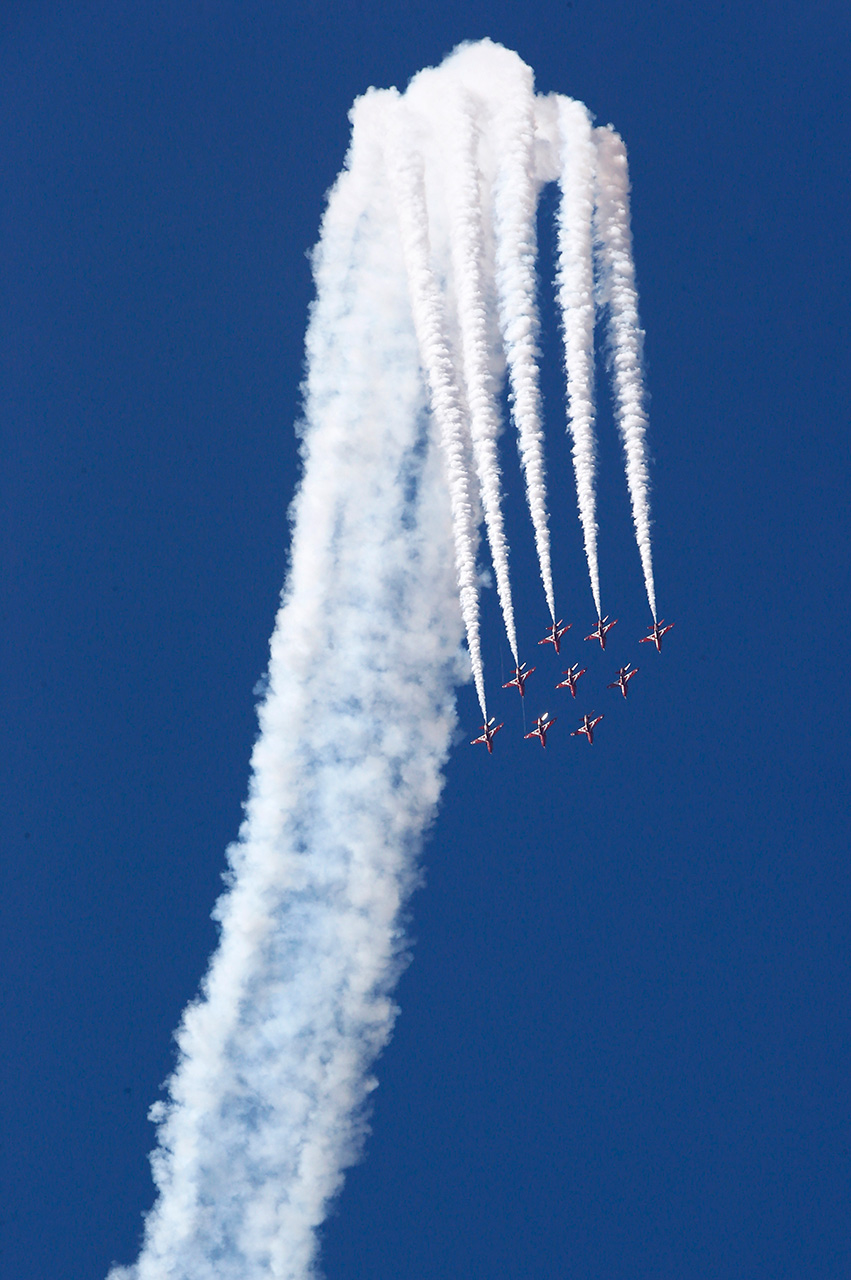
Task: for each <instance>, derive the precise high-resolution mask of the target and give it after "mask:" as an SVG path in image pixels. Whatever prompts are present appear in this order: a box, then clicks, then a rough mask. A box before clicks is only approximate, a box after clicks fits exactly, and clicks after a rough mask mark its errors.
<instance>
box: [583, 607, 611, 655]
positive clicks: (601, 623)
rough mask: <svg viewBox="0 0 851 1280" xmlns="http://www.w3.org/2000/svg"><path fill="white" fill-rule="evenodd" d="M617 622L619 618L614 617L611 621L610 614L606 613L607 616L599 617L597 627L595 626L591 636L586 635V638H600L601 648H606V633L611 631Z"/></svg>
mask: <svg viewBox="0 0 851 1280" xmlns="http://www.w3.org/2000/svg"><path fill="white" fill-rule="evenodd" d="M616 622H617V618H612V620H611V622H609V615H608V614H606V616H605V618H598V619H597V625H596V627H595V628H594V630H593V631H592V632H591V634H590V636H586V637H585V639H586V640H599V641H600V648H601V649H605V647H606V633H607V632H609V631H611V629H612V627H613V626H614V625H615V623H616Z"/></svg>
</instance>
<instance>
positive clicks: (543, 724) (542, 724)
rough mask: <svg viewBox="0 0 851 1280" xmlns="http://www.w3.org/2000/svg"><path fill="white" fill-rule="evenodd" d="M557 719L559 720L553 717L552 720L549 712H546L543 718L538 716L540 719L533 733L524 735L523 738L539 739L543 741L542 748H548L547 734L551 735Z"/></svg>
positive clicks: (536, 722)
mask: <svg viewBox="0 0 851 1280" xmlns="http://www.w3.org/2000/svg"><path fill="white" fill-rule="evenodd" d="M557 719H558V716H553V717H552V719H550V713H549V711H545V712H544V714H543V715H542V716H538V719H537V720H536V721H535V727H534V729H533V730H532V732H531V733H524V734H523V737H524V738H539V739H540V741H541V746H542V747H544V748H546V745H547V734H548V733H549V731H550V729H552V727H553V725H554V724H555V722H556V720H557Z"/></svg>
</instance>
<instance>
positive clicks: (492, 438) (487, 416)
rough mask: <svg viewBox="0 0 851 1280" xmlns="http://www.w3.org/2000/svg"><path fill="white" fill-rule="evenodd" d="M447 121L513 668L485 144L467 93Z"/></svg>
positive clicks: (481, 459) (469, 359) (467, 366)
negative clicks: (481, 158)
mask: <svg viewBox="0 0 851 1280" xmlns="http://www.w3.org/2000/svg"><path fill="white" fill-rule="evenodd" d="M453 105H454V107H455V109H454V110H453V111H451V113H450V114H449V116H448V119H447V120H446V130H445V135H444V146H445V148H446V150H447V152H449V155H450V157H451V160H452V163H451V164H450V165H449V166H448V168H449V182H448V186H449V203H450V218H451V234H450V243H451V253H452V264H453V268H454V276H455V289H456V294H457V309H458V310H457V315H458V324H459V328H460V333H461V351H462V358H463V369H464V383H465V388H466V398H467V406H468V409H469V414H470V434H471V437H472V443H473V457H474V459H475V463H476V472H477V474H478V477H479V485H480V490H481V498H482V508H483V511H484V518H485V528H486V530H487V535H488V544H489V546H490V550H491V559H492V561H493V567H494V574H495V576H496V588H497V595H498V596H499V602H500V606H501V609H502V616H503V620H504V622H505V631H506V635H507V636H508V643H509V645H510V647H511V652H512V654H513V656H514V663H515V666H516V665H518V664H519V662H520V658H519V656H518V652H517V630H516V626H515V621H514V606H513V604H512V600H511V583H510V580H509V574H508V541H507V539H506V536H505V526H504V523H503V518H502V499H501V476H500V467H499V453H498V450H497V437H498V435H499V431H500V425H501V424H500V415H499V410H498V407H497V403H496V398H495V387H494V378H493V370H492V358H491V351H490V344H489V328H490V326H489V317H488V298H487V290H486V285H485V270H486V251H485V234H484V225H483V210H482V190H481V189H482V182H483V179H482V174H481V173H480V171H479V166H478V161H477V153H478V145H479V140H480V134H479V129H478V127H477V125H476V119H475V107H474V103H473V99H472V98H471V96H470V95H469V94H467V93H466V92H461V93H459V94H458V95H457V97H456V98H455V99H454V102H453Z"/></svg>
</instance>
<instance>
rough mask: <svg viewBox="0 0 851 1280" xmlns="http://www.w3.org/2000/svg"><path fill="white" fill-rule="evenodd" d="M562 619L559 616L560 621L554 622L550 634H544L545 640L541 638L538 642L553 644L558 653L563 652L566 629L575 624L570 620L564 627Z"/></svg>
mask: <svg viewBox="0 0 851 1280" xmlns="http://www.w3.org/2000/svg"><path fill="white" fill-rule="evenodd" d="M562 621H563V620H562V619H561V618H559V620H558V622H554V623H553V625H552V626H551V627H550V634H549V635H548V636H544V638H543V640H539V641H538V644H551V645H552V646H553V648H554V649H555V651H556V653H561V638H562V636H563V635H564V633H565V631H569V630H570V628H571V627H572V626H573V623H572V622H568V624H567V626H566V627H563V626H562V625H561V624H562Z"/></svg>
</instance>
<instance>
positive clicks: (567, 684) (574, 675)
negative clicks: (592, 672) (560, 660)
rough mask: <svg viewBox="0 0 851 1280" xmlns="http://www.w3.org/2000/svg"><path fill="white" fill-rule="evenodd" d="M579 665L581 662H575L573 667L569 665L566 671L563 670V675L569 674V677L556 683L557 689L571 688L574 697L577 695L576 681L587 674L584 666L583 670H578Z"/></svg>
mask: <svg viewBox="0 0 851 1280" xmlns="http://www.w3.org/2000/svg"><path fill="white" fill-rule="evenodd" d="M578 666H579V663H578V662H574V664H573V666H572V667H568V668H567V670H566V671H562V675H563V676H567V679H566V680H560V681H559V682H558V684H557V685H556V688H557V689H569V690H570V692H571V693H572V694H573V696H574V698H575V697H576V681H577V680H578V679H579V677H580V676H584V675H585V668H584V667H583V668H582V670H581V671H577V670H576V668H577V667H578Z"/></svg>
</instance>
